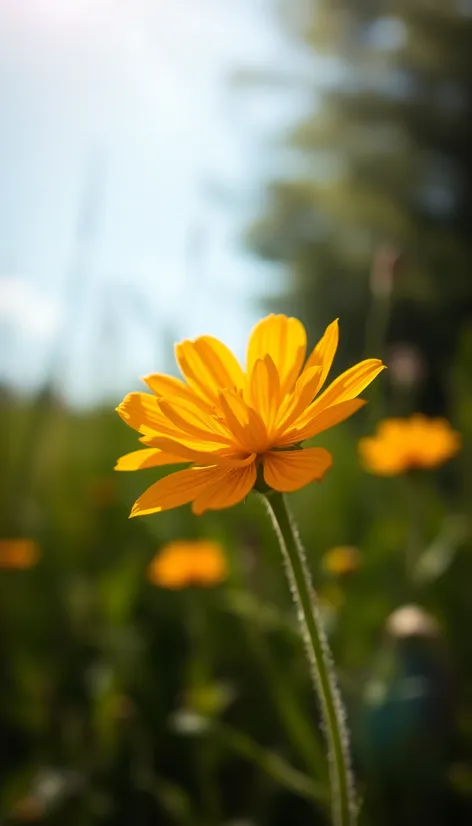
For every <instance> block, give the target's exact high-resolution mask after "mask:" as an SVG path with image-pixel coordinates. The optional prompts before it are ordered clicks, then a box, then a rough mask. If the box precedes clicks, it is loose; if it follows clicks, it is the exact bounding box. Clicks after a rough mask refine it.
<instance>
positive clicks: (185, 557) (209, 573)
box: [148, 539, 228, 590]
mask: <svg viewBox="0 0 472 826" xmlns="http://www.w3.org/2000/svg"><path fill="white" fill-rule="evenodd" d="M227 574H228V565H227V562H226V557H225V555H224V553H223V549H222V547H221V545H219V544H218V543H217V542H212V541H210V540H209V539H200V540H190V539H189V540H183V539H178V540H176V541H174V542H170V543H169V544H168V545H166V546H165V547H164V548H163V549H162V550H161V551H160V552H159V553H158V554H156V556H155V557H154V559H153V560H152V561H151V563H150V565H149V566H148V579H149V581H150V582H152V583H153V585H160V586H161V587H162V588H171V589H176V590H177V589H180V588H187V587H189V586H192V585H199V586H202V587H209V586H212V585H217V584H218V583H219V582H221V581H222V580H223V579H225V578H226V576H227Z"/></svg>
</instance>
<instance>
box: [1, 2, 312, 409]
mask: <svg viewBox="0 0 472 826" xmlns="http://www.w3.org/2000/svg"><path fill="white" fill-rule="evenodd" d="M294 59H295V56H294V54H293V53H292V51H291V50H290V47H289V45H288V42H286V41H285V40H284V38H283V36H282V32H281V31H280V29H279V28H278V26H277V23H276V20H275V17H274V15H273V14H272V13H271V9H270V6H269V2H260V1H259V0H225V2H223V1H222V0H173V2H172V3H166V2H164V0H93V2H92V0H21V2H19V0H2V2H1V3H0V81H1V82H0V122H1V124H2V130H1V134H0V324H1V326H2V333H1V336H0V342H1V350H2V360H1V365H0V368H1V376H2V378H6V379H7V380H8V381H10V382H12V383H13V384H15V386H19V387H33V386H37V385H38V383H39V382H41V380H42V379H43V377H44V375H45V371H46V370H47V368H48V365H49V364H50V360H51V353H52V352H55V353H56V361H57V367H56V374H57V376H58V378H59V381H60V383H61V386H62V391H63V392H64V393H65V394H66V395H67V397H68V398H69V399H71V400H72V401H74V402H76V403H87V404H88V403H89V402H91V401H93V400H95V399H96V398H99V397H100V396H103V395H108V396H110V395H111V396H118V395H120V393H122V392H124V391H125V390H127V389H130V385H134V386H135V385H136V379H137V377H139V376H140V375H142V374H145V373H147V372H150V371H152V370H163V369H167V368H169V366H170V361H169V355H170V342H171V340H175V339H181V338H183V337H193V336H195V335H198V334H199V333H203V332H206V333H209V334H213V335H217V336H219V337H221V338H224V340H225V341H226V342H227V343H228V344H229V345H230V346H232V347H233V348H235V350H236V351H237V352H238V353H239V354H240V355H242V353H243V349H244V341H245V339H246V336H247V333H248V330H249V328H250V327H251V325H252V324H253V323H254V321H255V320H256V318H257V317H258V315H260V310H259V309H258V308H257V306H256V303H255V301H254V299H255V297H257V296H261V295H264V294H265V292H267V291H270V292H274V291H277V290H278V289H279V288H280V287H281V284H282V273H281V272H280V271H279V270H277V269H276V268H274V267H271V266H269V265H267V264H264V263H263V262H260V261H258V260H255V259H253V258H251V257H250V256H249V255H248V254H247V253H245V252H244V250H243V248H242V244H241V233H242V231H243V229H244V227H245V223H246V221H247V220H248V218H249V216H250V214H251V211H254V210H255V211H257V199H258V198H260V192H261V187H260V183H261V170H262V171H263V167H264V157H265V154H264V138H265V137H266V136H269V135H271V134H273V132H274V130H275V131H277V129H279V128H280V127H281V126H282V124H284V123H285V122H286V121H287V117H289V116H290V113H291V112H293V111H295V110H296V108H297V106H296V105H294V104H293V103H291V104H290V103H289V102H287V100H285V101H284V100H283V98H282V97H278V96H274V95H270V94H269V93H267V94H265V93H264V94H263V93H261V94H260V95H259V96H254V95H252V97H251V98H247V99H243V98H242V97H241V96H240V95H239V96H238V95H237V94H235V93H234V91H231V89H230V87H229V85H228V75H229V73H230V72H231V71H233V70H235V69H238V68H244V67H247V66H259V67H274V68H275V67H280V66H281V65H284V63H285V65H288V66H290V65H292V63H293V60H294ZM213 184H217V185H218V187H220V188H222V189H223V190H225V191H227V192H229V193H230V194H231V198H230V199H229V200H225V199H224V198H223V199H217V198H214V197H212V196H211V192H212V185H213ZM89 201H91V202H92V204H93V208H90V209H89V210H88V213H89V214H88V220H89V222H90V221H92V222H93V224H94V225H95V230H94V231H93V232H92V233H91V234H89V237H88V239H86V244H85V245H84V244H83V245H82V249H81V250H80V251H78V250H77V220H78V212H79V210H80V208H81V205H82V208H83V205H84V203H87V202H89ZM90 212H92V213H93V214H92V215H90ZM78 257H80V261H81V264H80V267H79V266H78V264H77V260H78ZM74 271H75V275H74ZM71 278H74V279H75V282H74V285H73V289H72V291H71V283H70V282H71ZM58 341H59V342H60V353H57V348H58V344H57V342H58ZM57 357H58V358H57Z"/></svg>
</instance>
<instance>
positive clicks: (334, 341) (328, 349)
mask: <svg viewBox="0 0 472 826" xmlns="http://www.w3.org/2000/svg"><path fill="white" fill-rule="evenodd" d="M338 342H339V324H338V319H336V320H335V321H333V322H332V324H330V325H329V326H328V327H327V328H326V330H325V332H324V334H323V336H322V337H321V338H320V340H319V342H318V344H317V345H316V347H315V349H314V350H313V352H312V354H311V355H310V357H309V358H308V360H307V363H306V364H305V370H308V369H309V368H310V367H321V376H320V386H319V388H318V389H321V387H323V384H324V383H325V381H326V378H327V376H328V373H329V371H330V369H331V365H332V363H333V360H334V357H335V355H336V350H337V349H338Z"/></svg>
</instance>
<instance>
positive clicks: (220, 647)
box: [0, 0, 472, 826]
mask: <svg viewBox="0 0 472 826" xmlns="http://www.w3.org/2000/svg"><path fill="white" fill-rule="evenodd" d="M0 24H1V25H0V71H1V74H2V83H1V84H0V119H1V122H2V133H1V135H0V178H1V180H2V182H3V183H2V186H1V189H0V216H1V220H0V322H1V333H0V340H1V348H0V352H1V359H0V370H1V373H0V376H1V391H0V426H1V431H0V432H1V433H2V438H1V440H0V450H1V467H2V473H1V480H0V485H1V490H0V495H1V498H0V540H10V539H19V538H25V539H28V540H32V541H34V542H35V543H37V548H38V549H39V557H38V559H37V560H36V561H35V562H34V564H31V565H30V564H28V562H27V561H26V562H25V561H23V564H22V563H21V560H20V561H18V560H17V561H16V562H14V561H13V562H12V560H11V559H10V560H8V559H6V557H5V556H4V557H3V558H2V559H1V560H0V566H1V567H0V824H1V826H10V824H17V823H31V822H37V823H44V824H56V825H57V826H64V824H67V826H95V825H96V826H121V825H122V824H123V826H124V825H125V824H126V825H127V826H129V825H130V824H133V826H134V824H136V826H148V825H150V824H163V826H167V824H169V826H171V824H172V825H173V824H183V825H184V826H217V825H218V826H220V824H225V826H288V824H290V826H305V824H306V825H307V826H308V824H323V823H326V822H327V820H326V788H327V787H326V766H325V763H324V758H323V745H322V737H321V734H320V732H319V726H318V714H317V709H316V704H315V701H314V698H313V694H312V691H311V687H310V683H309V678H308V672H307V667H306V664H305V659H304V654H303V650H302V646H301V641H300V638H299V635H298V631H297V626H296V621H295V620H296V618H295V616H294V612H293V608H292V605H291V602H290V598H289V594H288V591H287V587H286V583H285V580H284V572H283V569H282V565H281V561H280V558H279V551H278V548H277V545H276V541H275V537H274V536H273V534H272V529H271V526H270V524H269V522H268V519H267V516H266V514H265V513H264V510H263V507H262V505H261V504H260V502H259V501H258V500H257V498H256V497H255V496H250V497H249V498H248V501H247V502H246V503H245V504H244V505H240V506H238V507H236V508H234V509H231V510H229V511H223V512H219V513H210V514H207V515H205V516H203V517H201V518H196V517H194V516H192V515H191V513H190V510H189V509H188V508H181V509H179V510H177V511H173V512H168V513H164V514H161V515H159V516H154V517H148V518H143V519H134V520H132V521H128V513H129V511H130V508H131V505H132V503H133V502H134V500H135V499H136V498H137V496H138V495H139V493H141V492H142V491H143V490H144V488H145V487H146V486H147V485H148V484H149V483H150V482H151V481H153V480H154V479H155V478H156V476H157V474H156V471H141V472H139V473H133V474H114V472H113V466H114V463H115V461H116V458H117V457H118V456H120V455H122V454H124V453H126V452H128V451H131V450H133V449H135V434H134V433H133V432H132V431H131V430H129V429H128V428H126V426H125V425H124V423H123V422H122V421H121V420H120V419H119V417H118V416H117V414H116V413H115V411H114V408H115V406H116V405H117V404H118V403H119V401H120V400H121V398H122V396H123V395H124V394H125V393H126V392H129V391H131V390H135V389H144V388H141V386H140V384H139V377H140V376H141V375H144V374H146V373H149V372H158V371H161V372H169V373H172V372H174V371H175V366H174V360H173V353H172V344H173V342H174V341H176V340H180V339H182V338H184V337H193V336H195V335H198V334H203V333H208V334H212V335H216V336H219V337H221V338H222V339H223V340H225V342H226V343H227V344H229V345H230V346H231V347H232V348H234V350H235V351H236V352H237V353H238V355H240V356H241V357H243V355H244V343H245V341H246V339H247V336H248V333H249V331H250V328H251V326H252V324H253V323H254V322H255V321H256V320H257V319H258V318H259V317H261V316H263V315H265V314H266V313H267V312H269V311H281V312H285V313H286V314H294V315H297V316H298V317H299V318H301V319H302V320H303V321H304V323H305V324H306V326H307V330H308V334H309V341H310V343H311V344H312V345H313V346H314V344H315V343H316V341H317V339H318V338H319V337H320V335H321V334H322V332H323V330H324V327H325V326H326V324H328V323H329V322H330V321H332V320H333V318H335V317H339V318H340V328H341V344H340V349H339V352H338V355H337V357H336V361H335V367H334V369H335V371H336V373H338V372H340V371H341V370H342V369H344V368H345V367H347V366H349V365H350V364H354V363H355V362H356V361H358V360H360V359H361V358H363V357H364V356H365V355H368V356H369V357H381V358H383V359H384V360H385V361H386V363H387V364H388V366H389V369H388V371H386V372H385V373H383V374H382V375H381V376H380V377H379V379H377V380H376V382H375V384H374V385H373V386H372V388H370V389H369V391H368V392H367V393H366V396H367V397H368V398H369V400H370V404H369V405H368V406H367V407H366V408H365V409H364V410H362V411H360V412H359V413H358V414H357V415H356V417H355V418H354V419H353V420H352V421H348V422H346V423H344V424H342V425H340V426H338V427H337V428H336V429H335V430H333V431H332V432H329V433H327V434H323V436H322V437H321V438H319V439H318V440H317V444H322V445H323V446H326V447H328V448H329V449H330V450H331V451H332V453H333V456H334V466H333V468H332V470H331V471H330V472H329V474H328V475H327V477H326V479H325V480H324V481H323V483H322V484H320V485H315V484H314V485H311V486H309V487H308V488H306V489H305V490H303V491H301V492H300V493H297V494H293V495H291V496H290V505H291V507H292V509H293V511H294V513H295V514H296V517H297V520H298V522H299V526H300V531H301V535H302V537H303V541H304V544H305V547H306V550H307V554H308V557H309V561H310V566H311V569H312V572H313V577H314V581H315V585H316V587H317V589H318V591H319V594H320V597H321V600H322V605H323V612H324V617H325V622H326V628H327V630H328V633H329V638H330V643H331V646H332V649H333V653H334V657H335V661H336V663H337V667H338V673H339V679H340V684H341V688H342V691H343V695H344V697H345V701H346V705H347V709H348V719H349V728H350V731H351V737H352V747H353V756H354V763H355V770H356V776H357V779H358V788H359V791H360V793H361V796H362V810H361V822H362V823H363V824H364V823H365V824H366V826H397V824H402V826H403V825H405V826H409V824H415V826H418V825H420V826H421V824H425V825H426V824H428V826H441V825H442V824H446V823H447V824H452V826H454V824H461V826H462V824H469V823H470V822H472V820H471V819H472V635H471V628H472V599H471V582H472V524H471V503H472V281H471V271H472V270H471V263H472V242H471V224H472V156H471V153H470V146H471V138H472V134H471V123H472V119H471V114H472V7H471V5H470V3H468V2H466V0H461V2H459V0H457V2H456V0H447V2H446V0H408V2H401V0H383V2H380V0H368V1H367V0H360V1H359V2H357V3H356V4H355V7H353V4H352V3H348V2H343V0H339V2H338V3H334V2H329V0H305V2H301V0H300V2H298V0H297V2H295V3H294V2H288V0H287V1H286V2H285V0H281V2H278V3H272V2H269V0H258V2H256V1H255V0H253V2H249V0H248V2H239V3H237V4H236V3H232V2H228V3H226V4H224V5H222V4H220V3H218V2H216V0H197V1H196V2H194V3H190V2H189V0H180V2H178V3H175V4H173V5H172V7H170V8H169V7H168V6H167V5H166V4H163V3H162V4H161V3H160V2H150V0H140V2H133V3H131V2H128V0H120V2H115V3H111V2H108V0H96V2H95V3H91V2H87V0H68V2H65V0H64V2H59V0H22V2H21V3H18V2H15V0H1V2H0ZM415 411H422V412H424V413H425V414H427V415H429V416H444V417H446V418H447V419H448V420H449V421H450V422H451V423H452V424H453V426H454V427H455V428H456V429H457V430H458V431H459V432H460V433H461V435H462V438H463V447H462V450H461V452H460V453H459V455H458V456H457V457H456V458H455V459H453V460H452V461H450V462H448V463H447V464H446V465H444V466H443V467H441V468H438V469H437V470H433V471H424V472H421V473H418V474H415V475H413V476H408V477H407V476H398V477H394V478H391V479H383V478H377V477H375V476H373V475H369V474H368V473H366V472H365V471H364V470H363V469H362V467H361V465H360V461H359V456H358V452H357V442H358V440H359V438H361V437H362V436H364V435H368V434H371V433H373V432H374V429H375V427H376V425H377V422H378V421H380V420H381V419H382V418H383V417H385V416H393V415H395V416H397V415H400V416H403V415H408V414H410V413H413V412H415ZM206 537H208V538H211V539H214V540H216V541H218V542H220V543H221V545H222V548H223V549H224V553H225V555H226V557H227V560H228V565H229V575H228V577H227V578H226V579H225V581H224V582H222V583H220V584H218V585H217V586H215V587H213V588H197V587H194V588H187V589H183V590H181V591H171V590H166V589H164V588H159V587H156V585H154V584H152V583H151V582H150V581H149V579H148V576H147V568H148V565H149V563H150V561H151V560H152V559H153V558H154V556H155V554H156V553H158V552H159V550H160V549H161V548H163V547H164V546H165V545H166V543H168V542H169V541H171V540H174V539H194V538H206ZM337 546H352V547H355V548H357V549H358V552H359V553H358V555H357V556H356V564H355V565H354V566H353V570H351V571H350V572H347V571H345V572H342V571H335V570H333V569H332V566H331V568H330V565H329V561H328V560H329V557H327V556H326V554H327V552H328V551H329V550H330V549H332V548H333V547H337ZM412 559H413V564H412ZM408 605H410V606H411V605H416V606H417V610H416V612H412V611H410V612H409V613H407V614H406V615H405V613H404V614H403V615H401V616H403V625H401V627H400V626H399V623H398V614H396V615H394V616H396V617H397V622H396V623H395V622H394V621H392V613H393V612H395V611H397V610H398V609H401V608H402V607H404V606H408ZM405 616H406V618H407V620H405Z"/></svg>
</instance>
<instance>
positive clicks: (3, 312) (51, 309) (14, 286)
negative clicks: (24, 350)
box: [0, 275, 63, 342]
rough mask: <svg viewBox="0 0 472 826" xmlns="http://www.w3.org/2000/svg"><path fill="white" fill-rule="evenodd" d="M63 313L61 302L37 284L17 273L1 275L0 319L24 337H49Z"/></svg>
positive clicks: (53, 332)
mask: <svg viewBox="0 0 472 826" xmlns="http://www.w3.org/2000/svg"><path fill="white" fill-rule="evenodd" d="M62 314H63V308H62V305H61V303H60V302H59V301H58V300H57V299H55V298H52V297H50V296H47V295H44V294H43V293H42V292H41V291H40V290H39V288H38V287H37V286H35V285H34V284H32V283H31V282H30V281H27V280H26V279H22V278H18V277H17V276H12V275H5V276H0V322H1V323H2V324H5V323H6V324H8V326H10V327H11V328H13V330H14V331H15V332H16V333H17V334H18V335H20V336H21V337H27V338H29V339H33V340H34V341H41V342H44V341H47V340H49V339H51V338H52V336H53V335H54V334H55V332H56V330H57V328H58V326H59V323H60V321H61V318H62Z"/></svg>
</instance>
